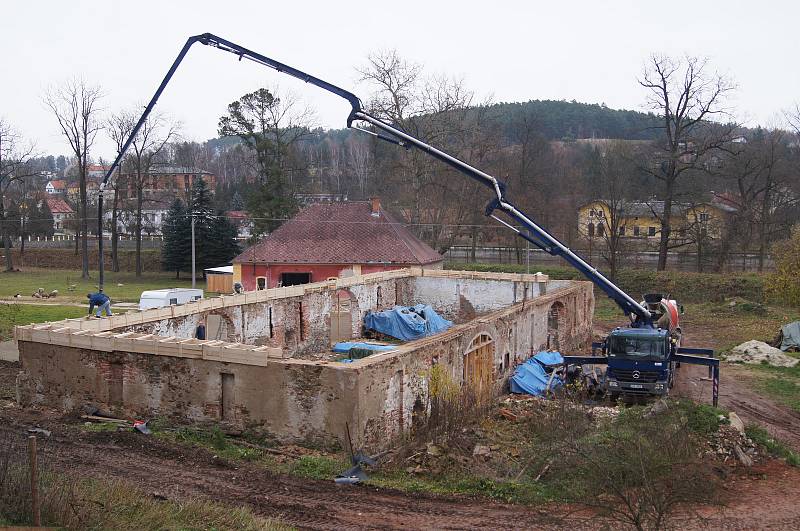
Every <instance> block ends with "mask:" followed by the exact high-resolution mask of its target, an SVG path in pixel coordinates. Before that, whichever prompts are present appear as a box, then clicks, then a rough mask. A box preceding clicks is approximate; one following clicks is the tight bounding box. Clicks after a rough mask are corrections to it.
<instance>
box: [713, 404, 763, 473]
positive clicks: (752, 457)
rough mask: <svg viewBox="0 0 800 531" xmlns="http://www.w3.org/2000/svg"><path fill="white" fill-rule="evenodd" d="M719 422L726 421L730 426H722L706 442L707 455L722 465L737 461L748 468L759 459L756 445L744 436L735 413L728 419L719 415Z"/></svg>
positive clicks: (740, 422) (741, 424)
mask: <svg viewBox="0 0 800 531" xmlns="http://www.w3.org/2000/svg"><path fill="white" fill-rule="evenodd" d="M720 420H721V421H724V420H728V421H729V422H730V424H722V425H721V426H720V427H719V430H717V432H716V433H715V434H713V435H712V436H711V437H710V438H709V440H708V452H707V453H708V454H709V455H711V456H712V457H715V458H716V459H718V460H720V461H722V462H723V463H729V462H735V461H738V462H739V463H741V464H742V465H744V466H746V467H750V466H752V465H753V463H754V462H755V461H756V460H757V459H758V458H759V454H758V449H757V447H756V444H755V443H754V442H753V441H752V440H751V439H750V438H749V437H747V435H745V432H744V423H743V422H742V421H741V419H739V416H738V415H737V414H736V413H733V412H731V413H730V414H729V415H728V417H727V418H726V417H724V416H722V415H720Z"/></svg>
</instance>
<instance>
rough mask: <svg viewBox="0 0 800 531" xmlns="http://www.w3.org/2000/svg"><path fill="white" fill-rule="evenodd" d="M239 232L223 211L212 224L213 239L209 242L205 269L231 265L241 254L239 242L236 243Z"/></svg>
mask: <svg viewBox="0 0 800 531" xmlns="http://www.w3.org/2000/svg"><path fill="white" fill-rule="evenodd" d="M237 234H238V230H237V229H236V225H234V224H233V223H231V221H230V220H229V219H228V218H226V217H225V215H224V213H223V212H222V211H220V212H218V213H217V216H216V217H215V218H214V219H213V220H212V222H211V235H212V237H211V238H210V239H209V240H208V242H207V244H208V245H207V248H206V250H205V251H206V252H205V259H206V262H207V264H208V265H206V266H205V267H218V266H221V265H224V264H227V263H229V262H230V261H231V260H232V259H233V258H234V257H235V256H236V255H238V254H239V253H240V252H241V249H240V248H239V242H237V241H236V236H237Z"/></svg>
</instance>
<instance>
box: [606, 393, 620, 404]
mask: <svg viewBox="0 0 800 531" xmlns="http://www.w3.org/2000/svg"><path fill="white" fill-rule="evenodd" d="M608 399H609V400H610V401H611V402H612V403H616V402H617V401H618V400H619V393H608Z"/></svg>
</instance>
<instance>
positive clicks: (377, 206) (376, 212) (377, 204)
mask: <svg viewBox="0 0 800 531" xmlns="http://www.w3.org/2000/svg"><path fill="white" fill-rule="evenodd" d="M370 201H371V202H372V215H373V216H375V217H376V218H377V217H378V216H380V215H381V198H380V197H370Z"/></svg>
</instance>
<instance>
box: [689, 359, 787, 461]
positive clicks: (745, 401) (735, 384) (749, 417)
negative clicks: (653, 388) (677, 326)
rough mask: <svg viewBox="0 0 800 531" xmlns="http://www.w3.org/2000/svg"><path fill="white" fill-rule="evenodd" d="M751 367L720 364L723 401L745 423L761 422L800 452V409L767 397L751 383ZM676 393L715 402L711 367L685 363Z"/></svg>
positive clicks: (723, 405)
mask: <svg viewBox="0 0 800 531" xmlns="http://www.w3.org/2000/svg"><path fill="white" fill-rule="evenodd" d="M750 370H751V369H748V368H746V367H741V366H738V365H730V364H727V363H723V364H722V366H721V368H720V383H719V405H720V407H722V408H724V409H728V410H730V411H735V412H736V414H737V415H739V417H740V418H741V419H742V420H743V421H744V423H745V424H749V423H753V424H758V425H760V426H761V427H763V428H764V429H766V430H767V431H768V432H769V433H770V435H772V436H773V437H776V438H778V439H780V440H781V441H783V442H784V443H786V444H787V445H788V446H790V447H791V448H793V449H794V450H796V451H799V452H800V413H798V412H796V411H794V410H792V409H791V408H789V407H787V406H784V405H782V404H777V403H775V402H773V401H772V400H770V399H769V398H766V397H764V396H762V395H760V394H759V393H757V392H756V391H753V390H752V386H751V385H748V382H749V380H751V379H752V378H753V377H752V376H751V375H750V372H749V371H750ZM674 392H675V394H677V395H678V396H685V397H687V398H691V399H692V400H696V401H698V402H705V403H709V404H710V403H711V381H710V380H709V379H708V370H707V369H706V368H705V367H701V366H697V365H685V364H684V365H682V366H681V367H680V369H679V370H678V378H677V380H676V383H675V390H674Z"/></svg>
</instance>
